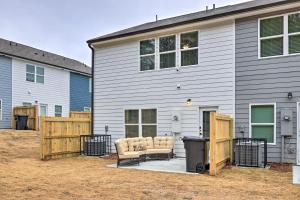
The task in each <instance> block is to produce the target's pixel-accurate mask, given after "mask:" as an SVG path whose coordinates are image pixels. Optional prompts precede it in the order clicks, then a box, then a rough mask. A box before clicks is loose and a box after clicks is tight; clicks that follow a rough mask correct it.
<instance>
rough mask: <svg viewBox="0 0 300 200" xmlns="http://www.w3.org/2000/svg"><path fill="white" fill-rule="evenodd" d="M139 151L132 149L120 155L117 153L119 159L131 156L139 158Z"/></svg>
mask: <svg viewBox="0 0 300 200" xmlns="http://www.w3.org/2000/svg"><path fill="white" fill-rule="evenodd" d="M139 157H140V152H137V151H133V152H125V153H124V154H122V155H119V158H120V159H131V158H139Z"/></svg>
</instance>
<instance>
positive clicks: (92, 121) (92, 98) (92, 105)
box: [88, 43, 95, 135]
mask: <svg viewBox="0 0 300 200" xmlns="http://www.w3.org/2000/svg"><path fill="white" fill-rule="evenodd" d="M88 46H89V48H90V49H91V50H92V66H91V67H92V95H91V108H92V109H91V112H92V114H91V132H92V133H91V134H92V135H94V57H95V56H94V54H95V50H94V48H93V47H92V45H91V44H90V43H88Z"/></svg>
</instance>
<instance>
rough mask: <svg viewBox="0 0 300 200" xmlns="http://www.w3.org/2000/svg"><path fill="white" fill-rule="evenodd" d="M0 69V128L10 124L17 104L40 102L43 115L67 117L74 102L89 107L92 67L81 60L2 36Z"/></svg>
mask: <svg viewBox="0 0 300 200" xmlns="http://www.w3.org/2000/svg"><path fill="white" fill-rule="evenodd" d="M0 72H1V73H0V105H1V107H0V128H10V127H11V117H12V116H11V115H12V114H11V111H12V108H13V107H15V106H22V105H23V106H30V105H38V106H39V112H40V115H41V116H65V117H67V116H68V115H69V111H70V110H72V109H70V107H72V106H71V105H75V104H76V106H77V108H78V109H74V110H83V109H84V107H90V96H91V95H90V93H89V88H88V87H89V83H88V82H89V79H90V75H91V68H90V67H87V66H86V65H84V64H83V63H81V62H79V61H76V60H73V59H69V58H65V57H63V56H59V55H56V54H53V53H49V52H45V51H42V50H39V49H35V48H32V47H29V46H25V45H22V44H19V43H15V42H11V41H8V40H4V39H0ZM73 77H75V78H73ZM76 77H82V78H81V79H86V80H87V84H86V83H85V82H86V81H84V82H81V83H80V84H78V82H77V81H78V80H77V78H76ZM74 85H75V86H74ZM74 88H75V89H74ZM78 92H81V93H82V94H81V96H80V100H78V99H77V98H78V96H79V95H78ZM74 102H75V103H74Z"/></svg>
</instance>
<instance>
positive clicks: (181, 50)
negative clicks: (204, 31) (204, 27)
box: [179, 30, 200, 67]
mask: <svg viewBox="0 0 300 200" xmlns="http://www.w3.org/2000/svg"><path fill="white" fill-rule="evenodd" d="M193 32H197V33H198V44H197V47H192V48H187V49H181V35H183V34H187V33H193ZM199 38H200V31H199V30H192V31H188V32H182V33H180V34H179V63H180V67H190V66H197V65H199V57H200V56H199ZM195 49H198V57H197V61H198V62H197V64H195V65H184V66H182V63H181V53H182V52H183V51H190V50H195Z"/></svg>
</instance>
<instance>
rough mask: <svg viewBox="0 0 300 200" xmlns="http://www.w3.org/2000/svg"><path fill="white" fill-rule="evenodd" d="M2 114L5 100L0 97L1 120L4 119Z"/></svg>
mask: <svg viewBox="0 0 300 200" xmlns="http://www.w3.org/2000/svg"><path fill="white" fill-rule="evenodd" d="M2 115H3V100H2V99H0V121H2Z"/></svg>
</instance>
